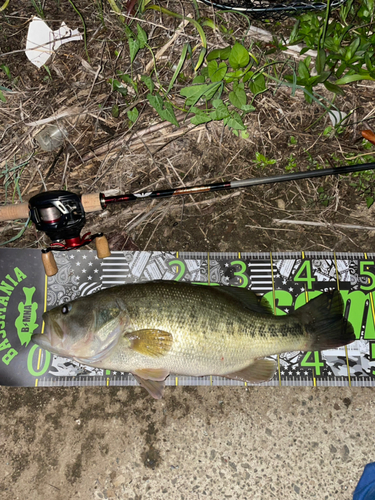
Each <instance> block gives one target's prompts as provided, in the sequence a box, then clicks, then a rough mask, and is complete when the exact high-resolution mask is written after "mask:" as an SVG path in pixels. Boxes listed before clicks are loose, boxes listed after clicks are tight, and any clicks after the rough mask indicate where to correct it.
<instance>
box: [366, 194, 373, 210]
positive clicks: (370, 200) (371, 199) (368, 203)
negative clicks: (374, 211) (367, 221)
mask: <svg viewBox="0 0 375 500" xmlns="http://www.w3.org/2000/svg"><path fill="white" fill-rule="evenodd" d="M374 201H375V200H374V198H373V197H372V196H367V197H366V205H367V208H370V207H371V205H372V204H373V203H374Z"/></svg>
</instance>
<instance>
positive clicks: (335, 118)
mask: <svg viewBox="0 0 375 500" xmlns="http://www.w3.org/2000/svg"><path fill="white" fill-rule="evenodd" d="M328 114H329V117H330V119H331V123H332V125H333V126H334V127H336V125H338V124H339V123H340V122H341V121H342V120H343V119H344V118H345V117H346V116H347V113H345V112H344V111H335V110H334V109H330V110H329V112H328Z"/></svg>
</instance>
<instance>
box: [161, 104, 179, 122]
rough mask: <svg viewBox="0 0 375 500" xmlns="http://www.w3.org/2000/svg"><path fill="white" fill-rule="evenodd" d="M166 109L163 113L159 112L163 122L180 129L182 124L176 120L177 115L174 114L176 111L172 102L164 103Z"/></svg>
mask: <svg viewBox="0 0 375 500" xmlns="http://www.w3.org/2000/svg"><path fill="white" fill-rule="evenodd" d="M164 108H165V109H163V110H162V111H161V112H159V115H160V117H161V118H162V119H163V120H166V121H168V122H170V123H172V124H173V125H176V127H180V124H179V123H178V121H177V119H176V115H175V114H174V109H173V106H172V104H171V103H170V102H165V103H164Z"/></svg>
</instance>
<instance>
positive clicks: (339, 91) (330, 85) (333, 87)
mask: <svg viewBox="0 0 375 500" xmlns="http://www.w3.org/2000/svg"><path fill="white" fill-rule="evenodd" d="M324 86H325V88H326V89H327V90H329V91H330V92H334V93H335V94H338V95H345V92H344V91H343V90H342V88H341V87H339V86H338V85H335V84H334V83H331V82H328V81H325V82H324Z"/></svg>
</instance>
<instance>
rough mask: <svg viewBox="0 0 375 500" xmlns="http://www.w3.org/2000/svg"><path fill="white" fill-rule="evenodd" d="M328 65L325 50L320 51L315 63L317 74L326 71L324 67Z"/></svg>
mask: <svg viewBox="0 0 375 500" xmlns="http://www.w3.org/2000/svg"><path fill="white" fill-rule="evenodd" d="M325 64H326V53H325V50H324V49H319V50H318V55H317V58H316V61H315V69H316V72H317V73H318V74H319V75H320V74H321V73H322V72H323V71H324V67H325Z"/></svg>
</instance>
